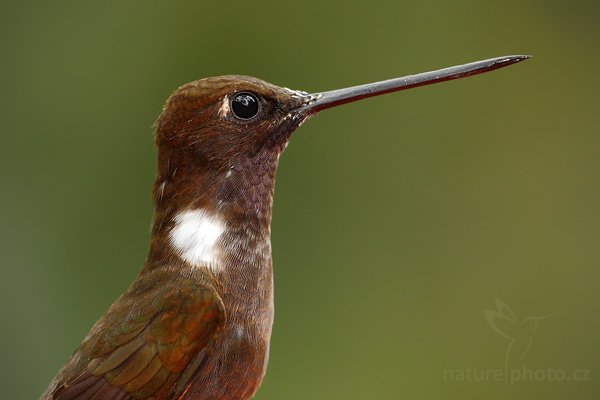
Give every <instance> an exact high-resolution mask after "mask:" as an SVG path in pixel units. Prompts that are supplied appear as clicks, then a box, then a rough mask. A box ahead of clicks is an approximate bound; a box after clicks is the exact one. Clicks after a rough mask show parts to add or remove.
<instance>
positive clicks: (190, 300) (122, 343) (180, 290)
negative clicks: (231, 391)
mask: <svg viewBox="0 0 600 400" xmlns="http://www.w3.org/2000/svg"><path fill="white" fill-rule="evenodd" d="M224 319H225V312H224V308H223V302H222V301H221V298H220V297H219V296H218V294H217V293H216V292H215V290H214V289H212V288H211V287H210V286H209V285H207V284H201V283H198V281H196V280H194V279H192V278H186V277H181V276H179V275H175V273H174V272H169V271H157V272H152V273H148V274H145V275H141V276H140V277H138V278H137V280H136V281H135V282H134V283H133V284H132V286H131V287H130V288H129V289H128V291H127V292H126V293H125V294H124V295H123V296H121V298H119V300H117V302H116V303H115V304H114V305H113V306H112V307H111V308H110V309H109V311H108V312H107V313H106V315H104V317H103V318H101V319H100V321H99V322H98V323H97V324H96V325H95V326H94V328H92V331H91V333H90V334H89V335H88V337H87V338H86V339H85V340H84V342H83V343H82V344H81V346H80V348H79V349H78V351H77V352H76V353H75V354H74V356H73V358H72V362H71V363H70V364H68V365H67V367H66V368H67V369H70V371H69V370H67V371H63V372H65V373H64V374H63V376H65V377H66V378H65V379H64V382H62V383H59V384H58V385H57V388H56V389H55V390H54V392H53V393H52V397H50V398H51V399H54V400H128V399H136V400H144V399H156V400H159V399H164V398H166V397H167V396H170V395H172V394H173V393H175V394H176V393H178V391H180V390H183V388H185V385H184V384H185V382H183V383H182V382H181V380H185V381H186V382H187V380H188V379H189V378H191V376H193V373H194V372H195V370H196V369H197V368H199V367H200V366H201V365H202V363H201V361H202V359H203V358H204V355H205V352H206V347H207V346H208V344H209V343H210V342H211V341H212V340H214V338H215V337H216V336H217V335H218V333H219V332H220V330H221V328H222V326H223V323H224ZM192 369H193V370H194V371H192Z"/></svg>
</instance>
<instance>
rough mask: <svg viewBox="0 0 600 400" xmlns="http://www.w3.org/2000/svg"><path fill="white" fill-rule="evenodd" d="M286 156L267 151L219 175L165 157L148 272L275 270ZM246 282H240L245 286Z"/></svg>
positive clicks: (156, 193)
mask: <svg viewBox="0 0 600 400" xmlns="http://www.w3.org/2000/svg"><path fill="white" fill-rule="evenodd" d="M279 155H280V152H272V151H265V152H259V153H257V154H256V155H255V156H254V157H253V158H247V159H244V160H240V161H239V162H236V163H235V164H233V165H230V166H229V168H227V169H224V170H220V171H214V170H210V169H209V168H201V166H196V165H185V164H184V165H182V163H180V162H177V161H176V160H172V159H169V158H167V157H166V156H167V155H166V154H161V153H160V152H159V160H158V171H157V176H156V181H155V184H154V190H153V195H154V202H155V213H154V218H153V226H152V240H151V246H150V251H149V255H148V260H147V265H146V268H148V269H152V268H153V266H164V265H169V264H170V261H173V260H176V261H178V262H176V263H175V264H177V265H182V266H184V267H187V268H190V269H194V268H208V269H210V271H211V272H212V273H214V274H216V275H219V274H225V275H227V279H233V280H235V278H236V275H240V276H242V275H243V276H245V277H248V274H252V272H255V273H257V274H260V272H263V273H265V274H267V275H270V274H271V272H270V269H271V243H270V234H271V215H272V204H273V191H274V185H275V173H276V169H277V165H278V162H279ZM241 283H243V282H240V284H241Z"/></svg>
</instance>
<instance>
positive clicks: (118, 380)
mask: <svg viewBox="0 0 600 400" xmlns="http://www.w3.org/2000/svg"><path fill="white" fill-rule="evenodd" d="M524 58H525V57H523V56H510V57H501V58H497V59H492V60H486V61H481V62H477V63H472V64H467V65H465V66H460V67H453V68H449V69H444V70H440V71H434V72H431V73H425V74H421V75H415V76H410V77H406V78H398V79H396V80H390V81H384V82H380V83H375V84H368V85H363V86H358V87H354V88H349V89H341V90H338V91H331V92H324V93H318V94H314V95H311V94H307V93H305V92H299V91H294V90H290V89H286V88H280V87H277V86H274V85H271V84H269V83H267V82H264V81H261V80H259V79H255V78H250V77H244V76H224V77H216V78H207V79H202V80H199V81H195V82H192V83H189V84H186V85H184V86H182V87H180V88H179V89H178V90H176V91H175V93H173V95H172V96H171V97H170V98H169V99H168V101H167V103H166V105H165V107H164V109H163V112H162V113H161V115H160V117H159V118H158V121H157V123H156V145H157V147H158V166H157V173H156V181H155V184H154V188H153V197H154V205H155V212H154V217H153V223H152V238H151V243H150V249H149V252H148V257H147V260H146V263H145V265H144V266H143V268H142V270H141V271H140V273H139V275H138V276H137V277H136V279H135V280H134V282H133V283H132V284H131V286H130V287H129V289H127V291H126V292H125V293H124V294H123V295H121V296H120V297H119V298H118V299H117V301H116V302H115V303H114V304H113V305H112V306H111V307H110V308H109V310H108V311H107V312H106V314H105V315H103V316H102V317H101V318H100V319H99V320H98V322H97V323H96V324H95V325H94V326H93V327H92V329H91V331H90V333H89V334H88V336H87V337H86V338H85V339H84V341H83V342H82V343H81V345H80V346H79V348H78V349H77V350H76V351H75V352H74V353H73V355H72V357H71V359H70V360H69V362H68V363H67V364H66V365H65V366H64V367H63V369H62V370H61V371H60V372H59V373H58V375H57V376H56V377H55V378H54V380H53V381H52V382H51V384H50V385H49V386H48V388H47V389H46V391H45V392H44V393H43V394H42V397H41V400H51V399H52V400H129V399H138V400H144V399H155V400H160V399H183V400H208V399H211V400H212V399H215V400H216V399H222V400H245V399H248V398H250V397H251V396H252V395H253V394H254V393H255V392H256V390H257V389H258V386H259V385H260V383H261V381H262V378H263V376H264V373H265V369H266V365H267V359H268V350H269V340H270V336H271V326H272V322H273V272H272V262H271V244H270V225H271V207H272V201H273V190H274V184H275V172H276V169H277V164H278V161H279V156H280V155H281V153H282V151H283V150H284V148H285V146H286V145H287V142H288V140H289V138H290V136H291V134H292V133H293V132H294V130H296V128H298V127H299V126H300V125H301V124H302V123H303V122H304V121H305V120H306V119H307V118H309V117H310V116H311V115H314V114H315V113H317V112H319V111H321V110H323V109H325V108H328V107H332V106H335V105H338V104H343V103H347V102H350V101H355V100H358V99H361V98H365V97H370V96H375V95H378V94H382V93H388V92H391V91H397V90H402V89H405V88H410V87H415V86H420V85H423V84H427V83H434V82H441V81H443V80H449V79H455V78H459V77H462V76H468V75H472V74H476V73H481V72H485V71H489V70H493V69H496V68H500V67H502V66H505V65H510V64H512V63H515V62H517V61H520V60H522V59H524Z"/></svg>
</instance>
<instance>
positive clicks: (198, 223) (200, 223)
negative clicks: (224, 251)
mask: <svg viewBox="0 0 600 400" xmlns="http://www.w3.org/2000/svg"><path fill="white" fill-rule="evenodd" d="M174 222H175V226H174V227H173V229H172V230H171V233H170V234H169V240H170V242H171V244H172V245H173V247H174V248H175V250H177V252H178V253H179V255H180V256H181V258H183V259H184V260H185V261H187V262H189V263H190V264H192V265H194V266H200V265H205V266H207V267H210V268H211V269H213V270H214V269H218V268H219V266H218V263H217V252H218V249H217V246H216V243H217V240H218V239H219V237H220V236H221V234H222V233H223V232H224V231H225V224H224V223H223V222H222V221H221V220H220V219H219V218H218V217H216V216H212V215H210V214H209V213H208V212H206V211H205V210H202V209H200V210H188V211H183V212H180V213H179V214H177V215H176V216H175V219H174Z"/></svg>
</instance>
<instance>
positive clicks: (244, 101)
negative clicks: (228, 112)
mask: <svg viewBox="0 0 600 400" xmlns="http://www.w3.org/2000/svg"><path fill="white" fill-rule="evenodd" d="M231 109H232V110H233V113H234V114H235V116H236V117H238V118H240V119H250V118H252V117H254V116H255V115H256V114H258V99H257V98H256V96H255V95H253V94H252V93H248V92H242V93H237V94H236V95H234V96H233V98H232V99H231Z"/></svg>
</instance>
